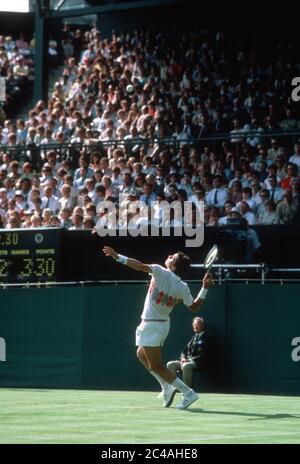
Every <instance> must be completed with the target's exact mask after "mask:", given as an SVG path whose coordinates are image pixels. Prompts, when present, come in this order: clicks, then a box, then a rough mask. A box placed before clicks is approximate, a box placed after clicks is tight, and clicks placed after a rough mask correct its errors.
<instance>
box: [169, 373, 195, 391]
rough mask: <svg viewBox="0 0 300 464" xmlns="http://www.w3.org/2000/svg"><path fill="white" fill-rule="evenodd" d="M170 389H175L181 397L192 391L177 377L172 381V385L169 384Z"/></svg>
mask: <svg viewBox="0 0 300 464" xmlns="http://www.w3.org/2000/svg"><path fill="white" fill-rule="evenodd" d="M171 385H172V387H174V388H176V389H177V390H179V391H180V392H181V393H182V394H183V395H187V394H188V393H190V392H191V391H192V389H191V388H189V387H188V386H187V385H186V384H185V383H183V382H182V380H180V379H179V378H178V377H176V379H175V380H174V382H173V383H171Z"/></svg>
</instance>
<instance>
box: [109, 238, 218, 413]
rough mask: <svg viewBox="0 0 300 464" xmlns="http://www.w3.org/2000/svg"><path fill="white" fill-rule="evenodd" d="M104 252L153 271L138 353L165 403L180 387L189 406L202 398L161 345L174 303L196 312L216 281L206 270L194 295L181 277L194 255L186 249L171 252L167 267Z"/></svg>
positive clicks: (182, 405) (183, 404)
mask: <svg viewBox="0 0 300 464" xmlns="http://www.w3.org/2000/svg"><path fill="white" fill-rule="evenodd" d="M103 252H104V254H105V255H106V256H110V257H111V258H113V259H114V260H115V261H118V262H119V263H121V264H124V265H126V266H128V267H130V268H132V269H135V270H136V271H141V272H146V273H147V274H151V275H152V278H151V282H150V286H149V290H148V293H147V296H146V299H145V303H144V309H143V313H142V316H141V318H142V322H141V324H140V325H139V326H138V327H137V329H136V346H137V347H138V348H137V357H138V359H139V360H140V362H141V363H142V364H143V365H144V366H145V368H146V369H147V370H148V372H149V373H150V374H152V375H153V376H154V377H155V378H156V380H157V381H158V382H159V383H160V385H161V387H162V391H163V398H164V407H165V408H168V407H169V406H171V404H172V402H173V399H174V397H175V394H176V392H177V391H179V392H181V393H182V401H181V402H180V403H179V404H178V405H177V409H186V408H187V407H188V406H190V405H191V404H192V403H194V401H196V400H197V399H198V395H197V393H196V392H195V391H194V390H193V389H191V388H189V387H188V386H187V385H186V384H185V383H183V382H182V381H181V380H180V379H179V378H178V377H176V375H175V374H173V373H172V372H170V371H169V370H168V369H167V368H166V366H165V365H164V364H163V362H162V355H161V348H162V346H163V344H164V341H165V339H166V337H167V335H168V333H169V328H170V318H169V315H170V312H171V311H172V309H173V308H174V306H176V305H177V304H178V303H180V302H183V303H184V304H185V305H186V306H187V307H188V308H189V309H190V310H191V311H192V312H197V311H198V310H199V309H200V308H201V306H202V304H203V301H204V299H205V296H206V294H207V291H208V289H209V287H210V286H211V285H212V284H213V280H212V277H211V275H210V274H205V276H204V278H203V286H202V288H201V290H200V292H199V294H198V296H197V297H196V298H195V299H194V298H193V297H192V295H191V292H190V289H189V287H188V285H187V284H186V283H185V282H183V281H182V280H181V278H180V277H179V276H180V275H181V274H182V273H183V272H185V271H186V270H187V269H188V268H189V266H190V259H189V257H188V256H186V255H185V254H184V253H182V252H177V253H175V254H174V255H170V256H168V258H167V259H166V261H165V267H162V266H159V265H158V264H144V263H141V262H140V261H137V260H136V259H132V258H127V257H126V256H122V255H119V254H118V253H117V252H116V251H115V250H114V249H113V248H111V247H108V246H105V247H104V248H103Z"/></svg>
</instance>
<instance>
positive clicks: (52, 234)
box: [0, 228, 61, 283]
mask: <svg viewBox="0 0 300 464" xmlns="http://www.w3.org/2000/svg"><path fill="white" fill-rule="evenodd" d="M60 231H61V229H60V228H47V229H46V228H45V229H28V230H27V229H0V283H19V282H20V283H22V282H24V283H26V282H55V281H57V280H59V277H60V272H59V270H60V237H61V234H60Z"/></svg>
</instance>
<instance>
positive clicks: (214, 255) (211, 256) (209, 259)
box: [204, 245, 219, 274]
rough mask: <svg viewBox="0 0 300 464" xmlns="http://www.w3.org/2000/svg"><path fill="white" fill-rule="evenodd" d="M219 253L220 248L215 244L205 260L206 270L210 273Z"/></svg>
mask: <svg viewBox="0 0 300 464" xmlns="http://www.w3.org/2000/svg"><path fill="white" fill-rule="evenodd" d="M218 255H219V249H218V246H217V245H214V246H213V247H212V248H211V249H210V250H209V252H208V253H207V255H206V258H205V260H204V269H206V272H207V273H208V274H210V270H211V267H212V265H213V264H214V262H215V261H216V260H217V259H218Z"/></svg>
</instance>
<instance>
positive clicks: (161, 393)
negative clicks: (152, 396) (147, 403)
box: [156, 390, 164, 400]
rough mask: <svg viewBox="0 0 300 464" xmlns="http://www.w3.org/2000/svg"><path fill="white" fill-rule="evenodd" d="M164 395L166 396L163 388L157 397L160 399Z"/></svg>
mask: <svg viewBox="0 0 300 464" xmlns="http://www.w3.org/2000/svg"><path fill="white" fill-rule="evenodd" d="M163 397H164V391H163V390H161V391H160V392H159V394H158V395H157V397H156V398H157V399H158V400H160V399H162V398H163Z"/></svg>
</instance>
